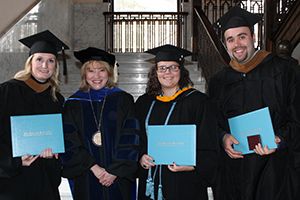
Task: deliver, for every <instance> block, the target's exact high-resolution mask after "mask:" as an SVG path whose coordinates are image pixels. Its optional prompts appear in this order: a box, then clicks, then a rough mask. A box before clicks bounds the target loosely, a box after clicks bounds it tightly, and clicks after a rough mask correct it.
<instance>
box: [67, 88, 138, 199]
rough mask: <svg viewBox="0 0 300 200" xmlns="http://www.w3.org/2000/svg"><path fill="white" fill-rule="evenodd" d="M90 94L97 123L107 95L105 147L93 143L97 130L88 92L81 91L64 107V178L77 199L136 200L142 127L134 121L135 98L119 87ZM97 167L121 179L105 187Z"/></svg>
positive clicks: (104, 123) (103, 139)
mask: <svg viewBox="0 0 300 200" xmlns="http://www.w3.org/2000/svg"><path fill="white" fill-rule="evenodd" d="M90 94H91V98H92V102H93V107H94V111H95V113H96V118H97V122H98V121H99V115H100V112H101V108H102V106H103V96H105V95H107V96H106V100H105V106H104V109H103V114H102V124H101V132H102V146H101V147H99V146H96V145H95V144H94V143H93V141H92V136H93V134H94V133H95V132H96V130H97V127H96V123H95V120H94V116H93V112H92V109H91V104H90V97H89V95H88V92H81V91H78V92H76V93H75V94H74V95H72V96H71V97H70V98H69V99H68V100H67V101H66V104H65V106H64V115H63V120H64V131H65V147H66V153H65V155H64V156H63V165H64V167H63V176H64V177H66V178H68V179H69V180H70V185H71V190H72V194H73V197H74V200H95V199H97V200H116V199H118V200H129V199H135V193H136V192H135V172H136V169H137V163H136V161H137V156H138V151H137V150H138V149H137V147H138V143H139V139H138V133H137V131H138V128H139V127H138V122H137V120H134V118H133V117H134V107H133V106H134V104H133V97H132V96H131V95H129V94H128V93H126V92H124V91H121V90H120V89H117V88H113V89H107V88H104V89H101V90H100V91H96V90H91V93H90ZM99 99H102V100H101V101H100V100H99ZM94 164H98V165H99V166H100V167H103V168H105V170H106V171H108V172H109V173H110V174H113V175H115V176H117V179H116V181H115V182H114V183H113V184H112V185H111V186H110V187H103V186H102V185H101V184H100V183H99V181H98V179H97V178H96V177H95V176H94V174H93V173H92V171H90V168H91V167H92V166H93V165H94Z"/></svg>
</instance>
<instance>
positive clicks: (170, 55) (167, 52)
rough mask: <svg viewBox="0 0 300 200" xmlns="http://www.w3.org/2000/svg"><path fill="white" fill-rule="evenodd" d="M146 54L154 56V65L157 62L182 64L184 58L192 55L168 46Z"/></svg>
mask: <svg viewBox="0 0 300 200" xmlns="http://www.w3.org/2000/svg"><path fill="white" fill-rule="evenodd" d="M146 53H150V54H153V55H155V62H156V63H157V62H159V61H175V62H178V63H179V64H182V63H183V61H184V57H186V56H190V55H192V52H190V51H188V50H186V49H183V48H180V47H176V46H173V45H170V44H166V45H162V46H159V47H156V48H153V49H149V50H148V51H146Z"/></svg>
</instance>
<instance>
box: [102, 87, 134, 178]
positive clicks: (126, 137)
mask: <svg viewBox="0 0 300 200" xmlns="http://www.w3.org/2000/svg"><path fill="white" fill-rule="evenodd" d="M121 98H122V99H121V101H120V104H119V105H118V109H117V110H118V114H117V137H116V138H117V141H116V153H115V155H113V160H112V163H111V164H110V165H109V166H108V167H107V169H106V170H107V171H108V172H109V173H111V174H114V175H116V176H118V177H120V178H127V179H131V180H133V179H134V178H135V176H136V175H135V173H136V170H137V159H138V148H139V129H140V128H139V123H138V121H137V119H136V118H135V112H134V101H133V97H132V96H131V95H129V94H127V93H125V94H123V95H122V97H121Z"/></svg>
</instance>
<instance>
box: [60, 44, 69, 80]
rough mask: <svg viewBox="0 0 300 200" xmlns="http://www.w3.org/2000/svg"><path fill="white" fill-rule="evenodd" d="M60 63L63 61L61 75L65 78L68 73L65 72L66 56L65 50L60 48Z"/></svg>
mask: <svg viewBox="0 0 300 200" xmlns="http://www.w3.org/2000/svg"><path fill="white" fill-rule="evenodd" d="M61 53H62V61H63V75H64V76H67V74H68V71H67V61H66V54H65V48H64V47H63V46H62V51H61Z"/></svg>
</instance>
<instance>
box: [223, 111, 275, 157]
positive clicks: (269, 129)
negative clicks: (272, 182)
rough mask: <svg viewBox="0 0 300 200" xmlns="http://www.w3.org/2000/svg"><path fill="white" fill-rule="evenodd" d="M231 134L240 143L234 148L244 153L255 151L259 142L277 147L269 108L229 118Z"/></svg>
mask: <svg viewBox="0 0 300 200" xmlns="http://www.w3.org/2000/svg"><path fill="white" fill-rule="evenodd" d="M228 123H229V127H230V132H231V135H233V136H234V137H235V138H236V139H237V140H238V141H239V144H234V145H233V146H234V149H235V150H236V151H240V152H242V153H243V154H249V153H254V151H253V149H254V147H255V145H256V144H257V143H261V145H263V146H265V145H267V146H268V148H269V149H274V148H277V145H276V143H275V135H274V130H273V126H272V121H271V117H270V113H269V108H268V107H266V108H262V109H259V110H255V111H252V112H249V113H246V114H243V115H239V116H236V117H232V118H230V119H228Z"/></svg>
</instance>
